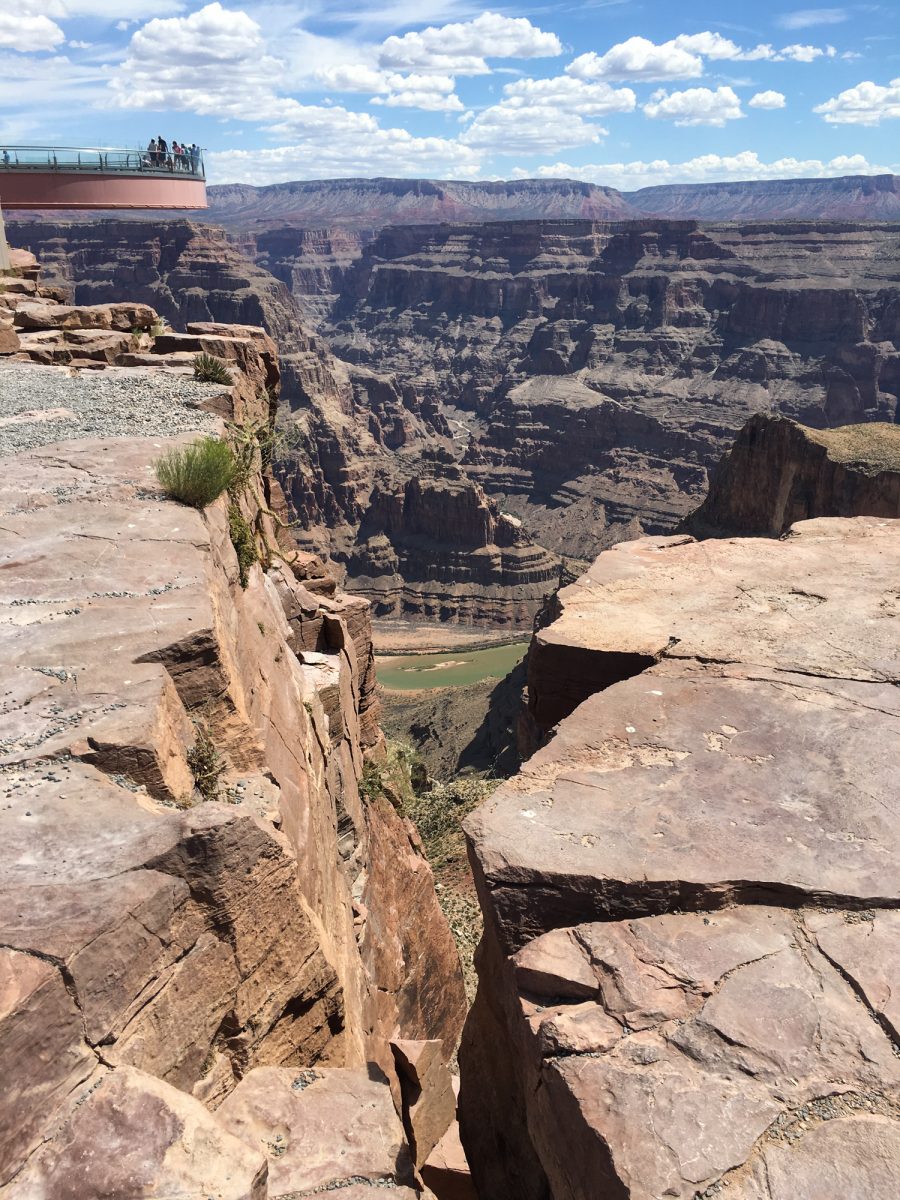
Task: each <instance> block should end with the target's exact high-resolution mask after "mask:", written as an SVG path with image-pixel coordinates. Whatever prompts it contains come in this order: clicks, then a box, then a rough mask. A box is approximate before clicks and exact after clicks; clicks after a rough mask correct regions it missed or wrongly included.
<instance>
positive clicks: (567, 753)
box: [466, 663, 900, 948]
mask: <svg viewBox="0 0 900 1200" xmlns="http://www.w3.org/2000/svg"><path fill="white" fill-rule="evenodd" d="M897 700H898V698H897V693H896V688H894V687H892V686H889V685H884V684H874V683H872V684H859V683H843V682H840V681H837V682H835V681H829V680H814V679H809V678H807V677H802V676H792V677H787V676H783V677H778V678H770V679H765V678H746V677H743V676H742V674H741V672H740V670H739V669H732V671H731V673H730V674H729V673H727V672H726V671H723V670H721V669H714V668H711V669H702V668H697V669H694V670H687V669H686V668H685V666H684V665H683V664H671V663H663V664H661V665H660V666H659V667H657V668H654V669H653V670H652V671H648V672H645V673H644V674H642V675H639V676H637V677H636V678H634V679H630V680H626V681H625V682H624V683H620V684H616V685H615V686H614V687H611V688H609V689H607V690H606V691H605V692H602V693H600V694H598V695H596V696H593V697H591V698H590V699H589V700H587V701H586V702H585V703H584V704H582V705H581V706H580V707H579V708H578V709H577V710H576V711H575V712H574V713H573V714H572V716H571V717H569V718H568V719H567V720H566V721H565V722H564V723H563V726H562V727H561V729H560V731H559V733H558V734H557V736H556V737H555V738H554V739H553V740H552V741H551V742H550V744H549V745H548V746H547V747H545V748H544V749H543V750H540V751H538V753H537V754H535V755H534V756H533V757H532V758H531V759H530V760H529V761H528V763H526V764H525V766H524V767H523V769H522V772H521V773H520V775H519V776H517V777H516V778H514V779H513V780H511V781H509V782H508V783H506V784H504V785H503V786H502V787H501V788H499V789H498V791H497V792H496V793H495V794H494V796H493V797H492V798H491V799H490V800H488V801H487V802H486V803H485V804H484V805H482V807H481V808H480V809H479V810H478V811H477V812H476V813H475V814H474V815H473V816H471V817H470V818H469V819H468V821H467V824H466V827H467V830H468V834H469V838H470V841H471V845H472V849H473V852H474V855H475V859H476V863H477V868H478V869H477V875H478V876H480V877H481V880H482V889H483V891H486V892H487V893H489V896H490V898H489V900H488V903H489V905H490V906H491V908H492V910H493V912H494V915H495V916H496V918H497V920H498V922H499V926H500V929H501V931H502V934H503V936H504V938H505V940H506V942H507V945H508V946H510V947H513V948H515V947H516V946H519V945H522V944H523V942H525V941H527V940H529V938H530V937H533V936H536V935H537V934H539V933H541V932H543V931H544V930H546V929H549V928H552V927H553V926H557V925H570V924H572V923H574V922H577V921H580V920H585V919H604V920H609V919H616V918H620V917H624V916H629V915H633V914H635V913H648V914H649V913H653V912H662V911H666V910H669V909H671V908H673V907H687V908H696V907H715V906H719V905H722V904H725V903H728V902H730V901H733V900H743V901H747V900H749V901H759V900H768V901H773V902H774V901H777V900H778V899H779V898H782V899H788V902H789V903H799V902H811V903H812V902H828V903H832V902H834V903H840V902H847V903H849V904H851V905H858V906H863V905H868V904H871V905H876V906H890V905H894V904H896V903H897V902H898V899H900V875H898V872H897V867H896V864H897V862H898V859H900V820H898V818H900V795H898V791H897V786H896V778H897V747H898V745H900V712H898V707H897Z"/></svg>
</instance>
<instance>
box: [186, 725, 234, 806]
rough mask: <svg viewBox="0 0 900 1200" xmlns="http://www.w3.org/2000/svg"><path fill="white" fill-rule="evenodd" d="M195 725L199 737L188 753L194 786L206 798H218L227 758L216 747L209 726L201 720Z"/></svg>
mask: <svg viewBox="0 0 900 1200" xmlns="http://www.w3.org/2000/svg"><path fill="white" fill-rule="evenodd" d="M195 727H196V730H197V737H196V740H195V741H194V744H193V746H191V748H190V750H188V753H187V761H188V766H189V767H190V768H191V774H192V775H193V776H194V787H195V788H196V789H197V791H198V792H199V793H200V795H201V797H202V798H203V799H204V800H218V798H219V780H220V778H221V777H222V774H223V773H224V771H225V760H224V759H223V758H222V756H221V754H220V753H219V752H218V750H217V749H216V746H215V742H213V740H212V737H211V736H210V732H209V727H208V726H206V725H204V724H201V723H200V722H197V723H196V726H195Z"/></svg>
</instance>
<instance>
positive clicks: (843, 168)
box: [513, 150, 897, 192]
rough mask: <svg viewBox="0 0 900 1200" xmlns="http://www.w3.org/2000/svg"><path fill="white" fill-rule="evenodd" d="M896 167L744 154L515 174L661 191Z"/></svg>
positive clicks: (860, 159) (858, 159)
mask: <svg viewBox="0 0 900 1200" xmlns="http://www.w3.org/2000/svg"><path fill="white" fill-rule="evenodd" d="M896 169H897V168H896V167H893V168H892V167H887V166H880V165H878V164H874V163H871V162H869V161H868V160H867V159H866V158H865V156H864V155H862V154H853V155H839V156H838V157H837V158H832V159H830V160H829V161H827V162H823V161H822V160H821V159H817V158H811V159H798V158H780V159H776V160H775V161H774V162H764V161H763V160H761V159H760V157H759V155H758V154H757V153H756V151H754V150H743V151H741V152H740V153H738V154H731V155H720V154H702V155H699V156H698V157H697V158H691V159H688V160H687V161H685V162H676V163H673V162H669V161H668V160H667V159H664V158H659V159H655V160H653V161H652V162H643V161H640V160H637V161H635V162H611V163H594V164H591V165H589V166H584V167H576V166H572V165H571V164H569V163H565V162H557V163H553V165H552V166H546V167H539V168H538V170H537V171H526V170H524V169H521V168H518V169H516V170H515V171H513V176H514V177H515V178H517V179H527V178H534V177H537V178H539V179H582V180H584V181H585V182H587V183H598V184H602V185H604V186H606V187H615V188H619V189H620V190H621V191H624V192H628V191H635V190H637V189H638V188H642V187H655V186H658V185H661V184H667V183H709V182H727V181H738V180H740V181H743V180H754V179H801V178H822V179H830V178H834V177H835V176H839V175H864V174H876V173H879V172H882V173H886V172H890V171H891V170H896Z"/></svg>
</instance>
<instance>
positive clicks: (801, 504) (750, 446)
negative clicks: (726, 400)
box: [685, 415, 900, 537]
mask: <svg viewBox="0 0 900 1200" xmlns="http://www.w3.org/2000/svg"><path fill="white" fill-rule="evenodd" d="M860 516H873V517H893V518H896V517H900V427H898V426H897V425H896V424H891V425H888V424H886V423H884V422H878V421H873V422H871V423H870V424H868V425H844V426H841V427H840V428H838V429H831V430H829V429H808V428H806V427H805V426H803V425H798V424H797V423H796V422H794V421H788V420H785V419H784V418H778V417H771V416H764V415H758V416H755V417H751V419H750V420H749V421H748V422H747V424H746V425H745V426H744V428H743V429H742V430H741V432H740V434H739V435H738V437H737V440H736V441H735V443H734V445H733V446H732V448H731V449H730V450H729V451H728V453H727V454H726V455H725V456H724V458H723V459H722V461H721V463H720V464H719V466H718V469H717V470H716V472H715V474H714V476H713V480H712V484H711V485H710V490H709V496H708V497H707V498H706V499H705V500H704V501H703V503H702V504H701V505H700V507H699V508H698V509H697V511H696V512H694V513H691V515H690V516H689V517H688V518H687V520H686V521H685V528H686V529H688V530H689V531H690V532H691V533H695V534H697V535H698V536H701V537H703V536H707V537H710V536H717V535H720V534H723V533H725V534H747V533H765V534H781V533H784V532H785V531H786V530H787V529H788V528H789V527H790V526H791V525H793V524H794V522H795V521H804V520H807V519H809V518H811V517H860Z"/></svg>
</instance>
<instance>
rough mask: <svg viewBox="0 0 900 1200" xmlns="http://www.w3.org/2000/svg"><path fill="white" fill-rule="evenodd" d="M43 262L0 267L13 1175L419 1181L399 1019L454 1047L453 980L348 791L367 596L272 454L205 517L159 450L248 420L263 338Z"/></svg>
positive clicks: (432, 906) (266, 408) (100, 1188)
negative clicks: (103, 292)
mask: <svg viewBox="0 0 900 1200" xmlns="http://www.w3.org/2000/svg"><path fill="white" fill-rule="evenodd" d="M23 261H24V260H23ZM26 266H27V263H26ZM29 274H30V275H31V276H32V277H29ZM33 275H34V271H33V270H30V269H28V270H26V272H25V274H24V275H23V276H22V277H16V278H12V279H0V318H2V320H3V321H4V323H5V324H6V323H8V324H9V326H10V328H11V329H12V331H13V338H12V339H10V343H11V344H10V345H9V346H8V349H7V353H6V356H5V357H4V358H2V359H0V412H2V417H0V454H2V455H3V456H4V457H3V462H4V464H5V469H4V471H3V482H2V486H0V507H2V510H3V522H2V524H3V531H2V535H0V543H2V544H0V564H2V572H0V574H2V580H3V582H2V596H0V613H2V616H0V639H2V640H3V642H4V653H3V656H2V658H3V668H2V672H0V673H2V676H3V680H2V687H0V691H2V696H3V700H2V703H3V713H4V719H3V731H2V741H0V790H2V794H3V804H2V806H0V823H2V825H3V833H2V844H3V853H2V855H0V891H2V894H3V902H2V904H0V911H2V918H0V924H2V926H3V928H2V937H0V945H2V950H0V997H2V1004H0V1064H2V1071H3V1076H4V1080H5V1087H6V1089H7V1096H8V1097H9V1098H10V1099H11V1101H12V1102H11V1104H10V1106H9V1108H8V1111H7V1113H6V1114H5V1116H4V1117H3V1118H2V1119H0V1184H5V1185H7V1186H6V1189H5V1191H4V1194H8V1195H10V1196H16V1197H22V1198H23V1200H24V1198H25V1197H29V1198H31V1197H33V1198H37V1197H44V1196H49V1195H53V1196H63V1195H66V1196H68V1195H72V1196H74V1195H76V1194H77V1195H87V1194H91V1195H100V1194H104V1195H107V1194H108V1195H147V1196H151V1195H152V1196H161V1195H175V1194H178V1195H187V1194H190V1195H204V1196H205V1195H207V1194H215V1195H217V1196H222V1197H227V1198H229V1200H230V1198H234V1200H237V1198H238V1197H252V1198H253V1200H264V1198H265V1197H266V1196H267V1195H272V1196H276V1195H279V1196H280V1195H285V1194H288V1193H296V1192H304V1193H306V1192H308V1191H316V1190H322V1189H323V1188H331V1187H345V1186H348V1187H349V1185H350V1184H353V1185H356V1184H358V1183H360V1182H361V1181H364V1182H366V1183H367V1185H370V1186H372V1187H376V1186H377V1187H385V1186H390V1187H394V1188H396V1189H397V1190H398V1194H399V1195H401V1196H403V1195H409V1196H410V1197H412V1196H413V1195H414V1194H415V1192H414V1191H413V1190H412V1189H413V1188H414V1187H415V1186H417V1185H416V1183H415V1178H414V1176H413V1173H412V1164H411V1161H410V1158H409V1153H408V1148H407V1146H406V1139H405V1134H404V1131H403V1128H402V1126H401V1124H400V1121H399V1118H398V1117H397V1114H396V1112H395V1110H394V1101H393V1100H392V1096H391V1089H390V1088H389V1087H388V1080H390V1081H392V1086H393V1088H394V1091H395V1094H396V1096H397V1097H399V1092H400V1085H399V1081H398V1080H397V1076H396V1072H395V1070H394V1065H393V1064H394V1059H393V1055H392V1053H391V1050H390V1046H389V1042H390V1040H391V1039H392V1038H397V1037H398V1036H399V1037H403V1038H413V1039H429V1038H439V1039H441V1040H442V1043H443V1054H444V1056H445V1057H446V1056H449V1054H450V1052H451V1051H452V1048H453V1044H454V1042H455V1039H456V1037H457V1035H458V1033H459V1029H460V1027H461V1023H462V1019H463V1015H464V1011H465V996H464V992H463V987H462V978H461V973H460V968H459V962H458V958H457V955H456V951H455V947H454V945H453V941H452V938H451V935H450V931H449V928H448V927H447V924H446V921H445V920H444V918H443V916H442V915H441V912H440V909H439V907H438V904H437V898H436V896H435V892H434V887H433V880H432V875H431V871H430V869H429V867H428V864H427V863H426V861H425V859H424V857H423V855H422V852H421V848H420V844H419V841H418V838H417V835H416V834H415V831H414V829H413V827H412V826H411V825H410V824H409V822H407V821H405V820H404V819H403V818H402V817H401V816H400V815H399V814H398V812H397V811H396V810H395V808H394V807H393V806H392V804H391V803H390V802H389V801H388V799H387V798H386V797H385V795H384V794H382V793H381V792H380V791H379V790H378V789H377V788H372V787H361V780H362V779H363V776H364V763H365V759H366V757H367V756H369V757H371V756H374V757H375V758H376V759H377V757H378V755H379V753H380V744H381V735H380V731H379V729H378V726H377V704H376V701H375V691H374V688H375V681H374V672H373V669H372V646H371V637H370V625H369V611H368V605H367V603H366V602H365V601H364V600H362V599H361V598H358V597H356V598H354V597H349V596H347V595H346V594H343V593H341V592H336V591H335V589H334V583H333V580H329V579H328V578H327V575H326V574H325V572H324V571H323V569H322V567H321V564H319V563H316V562H313V561H311V558H310V556H309V555H304V554H302V553H298V552H297V551H296V548H295V547H294V546H293V544H292V541H291V539H290V538H289V537H288V536H286V533H285V530H284V528H283V527H281V526H280V525H279V522H278V520H277V517H276V516H275V515H274V510H273V507H272V506H273V504H274V505H275V506H276V508H277V504H278V499H279V491H278V488H277V485H276V484H275V483H274V481H272V480H271V479H270V478H268V477H267V476H266V474H265V473H263V471H262V459H261V452H260V450H259V449H256V450H255V451H253V452H252V455H251V458H250V460H249V461H250V472H249V476H248V479H247V482H246V484H244V485H241V487H240V490H239V491H237V492H233V493H232V496H231V498H230V499H229V497H227V496H223V497H221V498H220V499H218V500H216V501H215V502H214V503H213V504H212V505H211V506H210V507H208V508H206V509H204V510H203V511H197V510H195V509H193V508H188V507H185V506H183V505H180V504H177V503H175V502H174V501H172V500H170V499H167V498H166V496H165V495H164V494H163V492H162V491H161V489H160V488H159V486H158V484H157V482H156V479H155V475H154V472H153V469H152V463H153V461H154V460H155V459H156V458H157V457H158V456H159V454H160V453H161V452H162V451H164V450H165V449H167V448H168V447H170V446H172V445H174V444H176V443H177V442H178V441H185V440H190V439H191V438H192V437H194V436H195V435H196V434H197V433H198V432H216V431H218V432H222V431H223V430H224V428H225V426H224V425H223V421H225V422H229V423H230V427H231V428H232V429H233V430H237V433H238V435H240V433H241V430H243V431H244V432H245V433H247V436H250V434H249V432H248V431H251V430H254V429H258V428H260V427H262V428H263V429H265V427H266V425H267V423H268V422H270V421H271V419H272V413H271V403H272V400H271V395H272V389H273V388H275V387H277V380H278V365H277V359H276V355H275V349H274V346H273V344H272V342H271V340H270V339H269V338H268V337H267V335H266V334H265V333H264V332H263V330H262V329H258V328H249V327H245V326H240V327H227V326H217V325H209V324H207V325H203V324H202V323H201V324H197V325H194V326H193V327H192V330H193V332H191V333H189V334H186V335H175V334H168V335H166V336H165V337H157V338H156V339H155V341H154V340H153V339H152V337H151V335H150V334H148V333H146V332H140V330H145V329H151V328H153V327H154V326H155V322H156V314H155V313H154V312H153V311H152V310H150V309H149V308H147V307H146V306H143V305H140V304H135V305H132V306H131V307H130V309H128V311H127V312H126V311H124V306H121V305H106V306H103V305H99V306H69V305H64V304H59V303H57V302H56V301H55V300H54V299H53V298H52V297H47V296H46V295H42V294H41V289H40V288H39V287H38V285H36V283H35V280H34V278H33ZM7 314H9V315H7ZM128 322H131V325H129V326H128V328H129V332H128V333H125V332H122V333H121V334H120V333H118V332H117V330H118V329H119V328H120V327H121V326H122V325H127V324H128ZM132 327H133V328H134V329H135V332H131V329H132ZM117 337H121V338H123V339H124V341H125V342H126V343H127V348H126V349H123V348H121V347H120V348H119V350H118V351H116V352H115V353H113V349H112V348H111V347H112V345H113V343H114V342H115V339H116V338H117ZM98 347H102V353H101V350H100V349H98ZM199 349H207V350H209V351H211V352H213V353H216V354H217V355H218V356H219V357H220V358H221V359H222V360H223V361H225V362H227V363H228V365H229V370H230V373H231V376H232V383H231V384H228V385H218V384H200V383H196V382H194V380H193V378H192V372H191V370H190V367H189V363H190V360H191V357H192V355H193V353H195V352H196V351H197V350H199ZM55 364H64V365H55ZM236 525H237V527H238V528H241V527H242V528H243V529H244V530H245V534H246V537H248V538H250V539H251V544H252V546H253V548H254V556H255V561H253V562H250V563H248V562H247V561H246V546H245V547H244V553H245V561H244V564H243V570H244V571H245V573H246V578H245V582H244V583H242V580H241V571H242V568H241V567H240V566H239V562H238V557H237V554H236V548H235V547H236V544H240V539H239V538H238V536H237V535H236V533H235V528H236ZM366 1063H369V1064H370V1065H369V1067H368V1068H367V1067H366ZM374 1064H377V1066H376V1065H374ZM363 1111H364V1112H366V1113H367V1114H369V1116H367V1118H366V1122H364V1123H363V1130H362V1132H359V1131H357V1132H354V1131H355V1130H356V1129H357V1127H358V1125H359V1122H360V1113H361V1112H363ZM348 1147H349V1149H348ZM267 1179H268V1182H267ZM407 1187H408V1188H409V1189H410V1190H409V1191H405V1190H404V1189H405V1188H407ZM73 1189H74V1190H73ZM351 1190H352V1189H351ZM349 1194H350V1191H348V1196H349Z"/></svg>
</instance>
